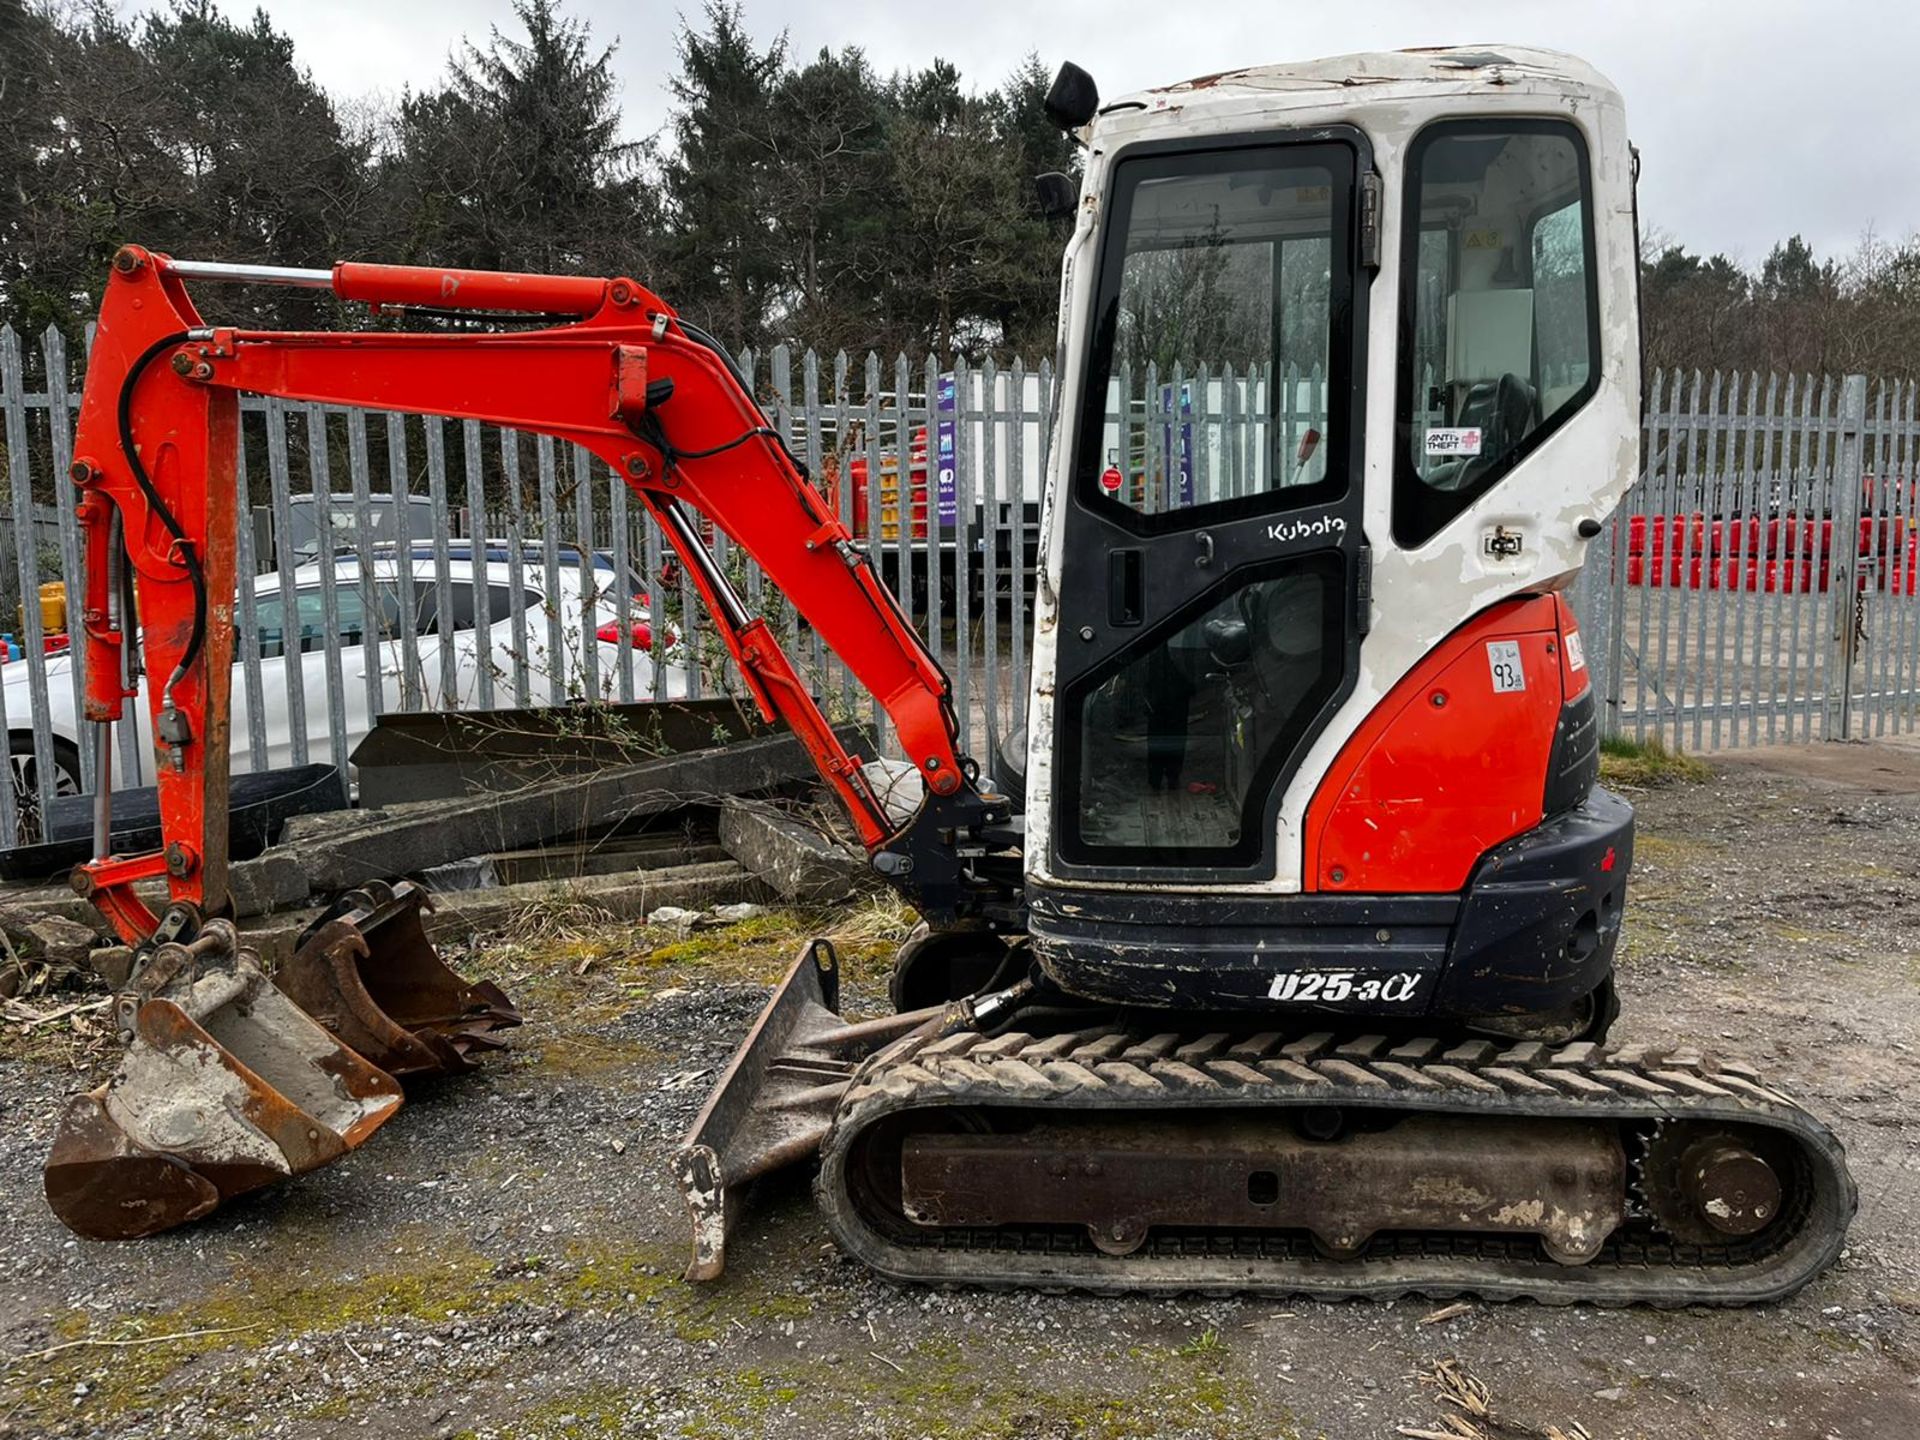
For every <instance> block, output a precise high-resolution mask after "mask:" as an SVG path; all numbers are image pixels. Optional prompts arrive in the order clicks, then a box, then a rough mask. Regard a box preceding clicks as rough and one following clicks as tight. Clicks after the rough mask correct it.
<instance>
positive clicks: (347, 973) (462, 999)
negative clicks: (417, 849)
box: [275, 881, 520, 1076]
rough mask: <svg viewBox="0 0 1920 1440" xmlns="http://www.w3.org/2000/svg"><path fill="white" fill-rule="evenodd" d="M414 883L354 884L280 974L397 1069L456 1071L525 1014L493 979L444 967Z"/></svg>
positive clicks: (313, 1008) (281, 981)
mask: <svg viewBox="0 0 1920 1440" xmlns="http://www.w3.org/2000/svg"><path fill="white" fill-rule="evenodd" d="M431 908H432V906H431V902H430V901H429V900H428V899H427V895H426V892H425V891H423V890H421V889H420V888H419V887H418V886H416V885H411V884H408V883H406V882H404V881H403V882H401V883H400V884H399V885H397V886H391V885H385V884H375V885H369V886H367V887H366V888H365V889H363V890H355V891H352V892H350V893H349V894H347V895H346V896H344V897H343V898H342V899H341V900H340V902H339V903H338V904H337V905H335V906H334V907H333V909H332V910H331V911H330V912H329V913H328V914H327V915H324V916H322V917H321V919H320V920H319V921H318V922H317V923H316V924H315V925H314V926H312V927H311V928H310V929H309V930H308V931H307V933H306V934H305V935H304V936H303V937H302V938H301V943H300V944H299V946H298V947H297V948H296V950H295V952H294V956H293V958H292V959H291V960H289V961H288V962H287V963H286V964H285V965H283V966H281V968H280V972H279V974H278V975H276V976H275V983H276V984H278V985H279V987H280V989H281V990H282V991H283V992H284V993H285V994H286V995H287V996H288V997H289V998H290V999H292V1000H293V1002H294V1003H295V1004H297V1005H298V1006H299V1007H300V1008H301V1009H303V1010H305V1011H306V1012H307V1014H309V1015H311V1016H312V1017H313V1018H314V1019H315V1020H318V1021H319V1022H320V1023H321V1024H322V1025H324V1026H325V1027H326V1028H327V1031H328V1033H329V1034H331V1035H332V1036H333V1037H334V1038H335V1039H336V1040H338V1041H340V1042H341V1043H342V1044H343V1045H350V1046H352V1047H353V1049H355V1050H357V1051H359V1053H360V1054H361V1055H363V1056H365V1057H366V1058H367V1059H368V1060H369V1061H371V1062H372V1063H373V1064H375V1065H377V1066H379V1067H380V1068H381V1069H382V1070H385V1071H386V1072H387V1073H388V1074H390V1075H400V1076H406V1075H453V1074H458V1073H460V1072H461V1071H465V1070H471V1069H472V1068H473V1067H474V1065H475V1063H476V1062H475V1060H474V1059H473V1056H474V1054H475V1052H484V1051H487V1050H497V1049H499V1048H501V1044H502V1042H501V1041H500V1040H498V1039H497V1038H495V1034H494V1032H495V1031H498V1030H505V1029H508V1028H510V1027H512V1026H515V1025H518V1024H519V1023H520V1012H519V1011H518V1010H516V1009H514V1007H513V1002H512V1001H511V1000H509V999H507V997H506V996H505V995H504V994H502V993H501V991H500V989H499V987H498V986H496V985H494V984H492V983H491V982H489V981H485V980H482V981H478V982H473V981H468V980H463V979H461V978H460V977H459V976H458V975H456V974H454V972H453V971H452V970H450V969H448V968H447V964H446V962H445V961H444V960H442V959H441V958H440V954H439V952H438V951H437V950H435V949H434V948H433V942H432V941H431V940H429V939H428V938H427V932H426V929H425V927H424V925H423V924H422V923H421V911H422V910H423V909H431Z"/></svg>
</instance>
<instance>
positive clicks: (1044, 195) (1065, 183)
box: [1033, 170, 1079, 220]
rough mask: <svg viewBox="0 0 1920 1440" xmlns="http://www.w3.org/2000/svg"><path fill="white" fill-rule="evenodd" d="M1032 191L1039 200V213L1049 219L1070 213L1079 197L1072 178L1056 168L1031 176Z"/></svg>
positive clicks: (1055, 218) (1056, 218)
mask: <svg viewBox="0 0 1920 1440" xmlns="http://www.w3.org/2000/svg"><path fill="white" fill-rule="evenodd" d="M1033 193H1034V195H1035V197H1036V198H1038V200H1039V202H1040V213H1041V214H1042V215H1044V216H1046V218H1047V219H1049V220H1058V219H1060V218H1061V217H1063V216H1066V215H1071V214H1072V213H1073V207H1074V204H1075V202H1076V201H1077V200H1078V198H1079V191H1078V188H1077V187H1076V186H1075V185H1074V183H1073V180H1072V179H1071V178H1070V177H1068V176H1066V175H1062V174H1061V173H1060V172H1059V171H1057V170H1049V171H1048V172H1047V173H1046V174H1045V175H1036V176H1034V177H1033Z"/></svg>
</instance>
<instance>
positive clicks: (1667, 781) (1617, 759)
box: [1600, 735, 1713, 789]
mask: <svg viewBox="0 0 1920 1440" xmlns="http://www.w3.org/2000/svg"><path fill="white" fill-rule="evenodd" d="M1712 778H1713V767H1712V766H1710V765H1708V764H1707V763H1706V761H1704V760H1696V759H1694V758H1693V756H1691V755H1683V754H1682V753H1681V752H1680V751H1678V750H1669V749H1668V748H1667V747H1666V745H1665V744H1664V743H1663V742H1662V741H1661V740H1659V739H1658V738H1654V739H1651V740H1634V739H1631V738H1629V737H1628V736H1625V735H1609V736H1608V737H1607V738H1605V739H1604V740H1602V741H1601V742H1600V779H1601V781H1602V783H1604V784H1607V785H1627V786H1638V787H1640V788H1642V789H1650V788H1653V787H1655V786H1660V785H1674V784H1699V783H1700V782H1702V781H1705V780H1711V779H1712Z"/></svg>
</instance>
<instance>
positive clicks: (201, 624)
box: [117, 330, 207, 706]
mask: <svg viewBox="0 0 1920 1440" xmlns="http://www.w3.org/2000/svg"><path fill="white" fill-rule="evenodd" d="M190 335H191V332H190V331H186V330H181V331H178V332H176V333H175V334H172V335H163V336H162V337H161V338H160V339H158V340H156V341H154V342H153V343H152V344H151V345H149V346H148V347H147V348H146V349H145V350H142V351H141V352H140V357H139V358H138V359H137V360H135V361H134V362H133V364H132V365H130V366H128V367H127V378H126V379H125V380H123V381H121V382H120V401H119V405H118V407H117V415H118V419H119V422H120V449H121V451H122V452H123V453H124V454H125V455H126V457H127V467H128V468H129V469H130V470H132V471H133V480H134V483H135V484H136V485H138V486H139V487H140V493H141V494H143V495H145V496H146V497H147V504H148V505H149V506H151V507H152V509H153V513H154V514H156V515H158V516H159V517H160V523H161V524H162V525H163V526H165V527H166V531H167V533H168V534H169V535H171V536H172V537H173V539H174V543H175V544H176V545H177V546H179V549H180V563H181V564H182V565H183V566H184V567H185V568H186V572H187V579H188V582H189V583H190V584H191V585H192V586H193V630H192V632H191V633H190V634H189V635H188V637H187V648H186V649H185V650H184V651H183V652H181V656H180V663H179V664H178V665H176V666H174V667H173V674H171V675H169V676H168V677H167V683H166V684H165V685H164V686H162V687H161V694H162V695H163V696H164V697H166V702H167V704H168V705H169V706H171V705H172V704H173V687H174V686H175V685H176V684H178V683H179V682H180V680H181V679H183V678H184V677H185V675H186V673H187V670H188V668H189V667H190V666H192V664H193V662H194V661H195V660H196V659H198V658H199V655H200V647H201V646H202V645H203V644H204V643H205V641H206V638H207V577H206V572H205V571H203V570H202V569H201V568H200V556H199V554H198V553H197V552H196V551H195V549H194V546H193V542H192V541H190V540H188V539H187V532H186V531H185V530H183V529H181V528H180V522H179V521H178V520H177V519H175V518H174V514H173V511H172V510H170V509H168V508H167V502H166V501H165V500H164V499H162V498H161V496H160V492H159V491H158V490H156V489H155V488H154V485H153V478H152V477H151V476H149V475H148V474H147V467H146V465H145V464H144V463H142V461H141V459H140V452H139V451H138V450H137V449H135V448H134V443H133V387H134V386H135V385H137V384H139V383H140V377H141V376H142V375H143V374H145V373H146V369H147V366H149V365H151V364H152V363H153V361H154V360H155V359H156V358H157V357H158V356H159V355H160V353H161V352H162V351H164V350H171V349H172V348H173V347H174V346H175V345H178V344H180V343H181V342H182V341H183V340H186V339H188V338H189V337H190Z"/></svg>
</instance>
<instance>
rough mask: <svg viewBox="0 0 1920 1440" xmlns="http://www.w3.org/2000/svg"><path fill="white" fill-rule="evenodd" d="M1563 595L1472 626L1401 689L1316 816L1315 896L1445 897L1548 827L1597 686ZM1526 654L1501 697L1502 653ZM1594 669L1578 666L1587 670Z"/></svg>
mask: <svg viewBox="0 0 1920 1440" xmlns="http://www.w3.org/2000/svg"><path fill="white" fill-rule="evenodd" d="M1563 633H1564V634H1566V635H1569V636H1574V637H1577V635H1578V631H1577V630H1576V629H1575V628H1574V623H1573V617H1572V613H1571V612H1570V611H1569V610H1568V609H1567V606H1566V603H1565V602H1564V601H1563V600H1561V599H1560V598H1559V597H1558V596H1553V595H1549V596H1541V597H1535V598H1523V599H1518V600H1509V601H1505V602H1503V603H1502V604H1499V605H1496V606H1494V607H1493V608H1492V609H1490V610H1487V611H1485V612H1484V613H1482V614H1480V615H1478V616H1476V617H1475V618H1474V619H1472V620H1470V621H1468V622H1467V623H1466V624H1465V625H1463V626H1462V627H1461V628H1460V629H1458V630H1456V631H1455V632H1454V633H1453V634H1452V635H1450V636H1448V637H1447V638H1446V640H1444V641H1442V642H1441V643H1440V644H1439V645H1438V646H1436V647H1435V648H1434V650H1433V652H1432V653H1431V654H1429V655H1428V656H1427V657H1426V658H1425V659H1424V660H1422V661H1421V662H1420V663H1419V664H1418V665H1416V666H1415V667H1414V668H1413V670H1412V671H1411V672H1409V673H1408V675H1407V676H1406V678H1404V679H1403V680H1401V682H1400V683H1399V684H1398V685H1396V686H1394V688H1393V689H1392V690H1391V691H1390V692H1388V694H1387V697H1386V698H1385V699H1384V700H1382V701H1381V702H1380V704H1379V705H1378V706H1376V707H1375V708H1374V710H1373V713H1372V714H1370V715H1369V716H1368V717H1367V719H1366V721H1365V722H1364V723H1363V724H1362V725H1361V727H1360V728H1359V729H1358V730H1357V731H1355V732H1354V735H1353V738H1352V739H1350V740H1349V741H1348V742H1347V744H1346V746H1345V748H1343V749H1342V750H1341V752H1340V755H1339V757H1338V758H1337V759H1336V760H1335V761H1334V763H1333V765H1332V766H1331V767H1330V768H1329V769H1328V771H1327V774H1326V777H1325V778H1324V779H1323V780H1322V781H1321V783H1320V788H1319V789H1318V790H1317V791H1316V792H1315V794H1314V797H1313V800H1312V802H1311V803H1310V804H1309V805H1308V807H1307V816H1306V854H1305V867H1304V882H1305V884H1304V888H1306V889H1308V890H1318V891H1335V892H1342V893H1347V894H1394V895H1407V894H1446V893H1450V892H1453V891H1457V890H1459V889H1460V888H1461V887H1462V886H1463V885H1464V884H1465V883H1466V880H1467V876H1468V874H1469V873H1470V872H1471V871H1472V869H1473V866H1474V864H1475V862H1476V861H1478V860H1479V858H1480V857H1481V856H1482V855H1483V854H1485V853H1486V852H1487V851H1488V850H1490V849H1492V848H1493V847H1494V846H1495V845H1498V844H1500V843H1501V842H1502V841H1504V840H1510V839H1512V838H1513V837H1514V836H1515V835H1518V834H1520V833H1521V832H1522V831H1524V830H1529V829H1531V828H1533V827H1534V826H1535V825H1538V824H1539V823H1540V821H1541V819H1542V814H1541V805H1542V800H1543V796H1544V792H1545V788H1546V778H1547V765H1548V760H1549V757H1550V756H1551V754H1552V751H1553V740H1554V733H1555V730H1556V727H1557V726H1558V724H1559V720H1560V711H1561V707H1562V705H1563V704H1564V703H1565V701H1566V700H1567V699H1569V698H1573V697H1576V696H1577V695H1578V694H1579V693H1580V691H1581V690H1583V689H1585V688H1586V685H1587V678H1586V677H1587V671H1586V668H1585V665H1584V659H1583V657H1581V656H1580V652H1579V641H1578V639H1577V638H1574V639H1573V640H1572V641H1571V643H1568V642H1567V641H1566V640H1563V638H1562V636H1563ZM1509 643H1510V644H1512V645H1514V646H1516V647H1517V648H1518V652H1519V658H1520V662H1521V667H1522V670H1523V673H1524V675H1525V678H1526V688H1525V689H1508V690H1505V691H1501V690H1497V689H1496V688H1495V675H1494V661H1495V659H1496V654H1495V653H1494V652H1492V651H1490V649H1489V647H1490V646H1502V647H1503V649H1502V651H1501V652H1500V655H1501V656H1504V655H1505V653H1506V652H1505V650H1504V646H1505V645H1506V644H1509ZM1576 660H1579V661H1581V663H1580V664H1578V665H1575V663H1574V662H1575V661H1576Z"/></svg>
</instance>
